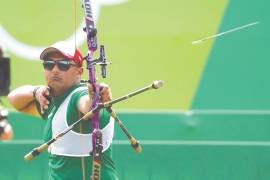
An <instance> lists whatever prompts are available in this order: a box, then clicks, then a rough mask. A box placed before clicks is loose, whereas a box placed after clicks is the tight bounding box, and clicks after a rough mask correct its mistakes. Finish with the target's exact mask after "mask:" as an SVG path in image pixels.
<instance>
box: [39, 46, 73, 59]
mask: <svg viewBox="0 0 270 180" xmlns="http://www.w3.org/2000/svg"><path fill="white" fill-rule="evenodd" d="M53 52H58V53H60V54H62V55H63V56H64V57H65V58H67V59H72V57H70V56H68V55H66V54H65V53H63V52H62V51H60V50H59V49H57V48H55V47H48V48H46V49H44V50H43V51H42V53H41V54H40V59H41V60H45V59H46V57H47V56H48V55H50V54H51V53H53Z"/></svg>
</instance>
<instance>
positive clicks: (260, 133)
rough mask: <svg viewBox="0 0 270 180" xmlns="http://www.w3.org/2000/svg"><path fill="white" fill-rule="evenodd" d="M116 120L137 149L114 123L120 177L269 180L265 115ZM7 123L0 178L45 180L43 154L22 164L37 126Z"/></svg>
mask: <svg viewBox="0 0 270 180" xmlns="http://www.w3.org/2000/svg"><path fill="white" fill-rule="evenodd" d="M119 117H120V118H121V119H122V121H123V122H124V124H125V125H126V126H127V127H128V129H129V131H130V132H132V134H133V135H134V136H135V137H136V138H137V139H139V140H140V142H141V144H142V147H143V152H142V153H141V154H136V153H135V152H134V150H133V149H132V148H131V147H130V145H129V144H128V142H127V139H126V137H125V136H124V135H123V133H122V132H121V130H120V128H119V127H118V126H117V125H116V126H117V127H116V128H115V129H116V133H115V139H114V144H113V156H114V159H115V162H116V165H117V169H118V171H119V174H120V179H123V180H159V179H162V180H179V179H183V180H191V179H194V180H198V179H207V180H216V179H224V180H227V179H230V180H239V179H245V180H266V179H269V178H268V177H269V176H270V171H269V167H270V156H269V153H268V152H269V150H270V143H269V142H268V141H269V140H270V131H269V128H268V127H269V126H270V121H269V117H270V113H269V112H263V111H259V112H249V113H247V112H228V111H223V112H221V111H215V112H209V111H193V112H190V113H180V112H175V113H157V112H148V113H145V112H138V113H132V112H120V113H119ZM9 121H10V122H11V124H12V125H13V127H14V130H15V139H14V140H13V141H10V142H8V143H3V142H2V143H0V153H1V154H2V155H3V156H2V157H1V160H2V161H1V162H4V163H1V171H0V179H5V180H27V179H35V180H43V179H46V175H47V159H46V158H47V154H46V153H45V154H42V155H40V156H39V157H38V158H36V159H35V160H33V161H32V162H30V163H29V162H25V161H24V160H23V156H24V155H25V154H26V153H28V152H29V151H30V150H31V149H32V148H34V147H36V146H38V145H40V144H41V143H42V141H41V140H40V137H41V134H42V126H43V123H42V122H40V121H41V120H40V119H37V118H31V117H29V116H25V115H20V114H17V113H11V115H10V116H9ZM30 121H31V122H30Z"/></svg>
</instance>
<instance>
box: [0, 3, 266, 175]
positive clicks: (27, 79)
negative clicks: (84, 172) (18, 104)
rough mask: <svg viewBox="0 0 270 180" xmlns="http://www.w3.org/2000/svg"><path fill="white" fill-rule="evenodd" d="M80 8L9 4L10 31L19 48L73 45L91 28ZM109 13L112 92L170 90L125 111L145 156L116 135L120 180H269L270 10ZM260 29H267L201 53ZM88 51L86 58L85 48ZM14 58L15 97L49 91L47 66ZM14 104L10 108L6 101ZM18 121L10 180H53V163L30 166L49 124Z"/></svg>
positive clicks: (102, 33) (188, 7)
mask: <svg viewBox="0 0 270 180" xmlns="http://www.w3.org/2000/svg"><path fill="white" fill-rule="evenodd" d="M97 2H99V5H101V4H106V3H107V4H108V3H109V2H110V3H112V2H113V1H110V0H102V1H101V0H100V1H97ZM75 3H76V7H77V8H76V11H77V13H76V14H77V15H76V17H75V13H74V11H75V8H74V7H75V5H74V1H71V0H68V1H67V0H58V1H33V0H29V1H26V2H24V1H19V0H14V1H10V2H9V1H3V2H2V3H1V6H0V10H1V11H0V22H1V25H2V26H3V27H4V28H5V29H6V31H8V32H9V33H10V34H11V35H12V36H13V37H15V38H16V39H17V40H19V41H21V42H24V43H27V44H29V45H32V46H47V45H49V44H52V43H54V42H55V41H58V40H63V39H66V38H68V37H69V36H70V35H71V34H72V33H73V32H74V31H75V24H76V27H78V26H79V24H80V23H81V21H82V19H83V17H82V11H81V9H80V1H76V2H75ZM100 7H101V8H100V14H99V18H98V22H97V27H98V35H99V38H98V40H99V42H100V43H102V44H105V47H106V55H107V58H108V59H109V60H111V61H112V65H111V66H109V67H108V78H107V79H105V80H103V79H99V82H106V83H108V84H109V85H110V86H111V88H112V90H113V96H114V97H118V96H121V95H124V94H126V93H128V92H130V91H133V90H135V89H137V88H140V87H143V86H144V85H148V84H149V83H151V81H152V80H156V79H161V80H164V81H165V85H164V87H163V88H162V89H160V90H158V91H155V92H154V91H152V92H147V93H145V94H143V95H140V96H137V97H135V98H134V99H130V100H128V101H126V102H123V103H120V104H117V105H115V109H116V110H117V112H119V116H120V117H121V118H123V121H124V123H125V124H126V125H127V127H128V128H129V129H130V131H131V132H132V133H134V135H135V136H136V137H137V138H138V139H140V140H141V142H142V145H143V148H144V151H143V153H142V154H141V155H139V156H137V155H135V154H134V153H133V152H132V149H131V148H130V147H129V145H128V143H127V141H126V139H125V137H124V136H123V135H122V133H121V131H120V130H119V128H118V127H116V134H115V141H114V145H113V146H114V158H115V161H116V164H117V167H118V170H119V174H120V178H121V179H123V180H158V179H163V180H180V179H181V180H182V179H183V180H201V179H202V180H205V179H206V180H217V179H224V180H227V179H230V180H232V179H233V180H239V179H241V180H242V179H245V180H247V179H250V180H260V179H263V180H267V179H269V177H270V173H269V172H270V171H269V168H270V156H269V151H270V143H269V139H270V130H269V127H270V121H269V118H270V116H269V115H270V111H269V107H270V103H269V102H270V96H268V92H269V91H270V85H269V83H268V75H269V71H268V68H269V67H270V61H269V59H270V58H269V57H270V51H269V50H268V49H269V45H268V40H269V38H270V37H269V36H270V35H269V31H270V25H269V20H268V17H269V15H270V13H269V10H268V9H269V7H270V1H267V0H258V1H251V0H234V1H227V0H219V1H212V0H203V1H202V0H191V1H187V0H168V1H160V0H155V1H154V0H147V1H143V0H129V1H127V2H125V3H122V4H118V5H110V6H109V5H107V6H105V5H103V6H100ZM75 21H76V23H75ZM253 22H259V24H257V25H256V26H252V27H249V28H246V29H242V30H240V31H236V32H233V33H231V34H226V35H224V36H221V37H219V38H216V39H212V40H208V41H205V42H203V43H201V44H197V45H193V44H192V41H194V40H198V39H201V38H203V37H206V36H210V35H213V34H217V33H221V32H224V31H227V30H230V29H232V28H236V27H239V26H243V25H246V24H249V23H253ZM0 43H1V37H0ZM80 49H81V50H82V51H83V52H84V53H86V45H85V44H84V45H83V46H81V47H80ZM7 52H8V53H9V55H10V57H11V60H12V89H14V88H16V87H18V86H20V85H23V84H43V83H44V82H43V75H42V72H43V70H42V67H41V62H40V61H38V60H37V61H29V60H26V59H23V58H21V57H19V56H17V55H16V54H14V53H11V52H9V51H8V50H7ZM4 103H5V104H6V105H7V106H8V107H9V108H10V106H9V105H8V103H7V101H6V99H5V98H4ZM9 120H10V123H11V124H12V125H13V127H14V131H15V138H14V140H13V141H10V142H7V143H0V146H1V147H0V153H1V154H2V155H3V157H2V158H3V160H2V161H3V162H6V164H2V165H1V166H0V167H1V168H0V169H1V170H0V179H5V180H9V179H12V180H13V179H14V180H27V179H37V180H38V179H46V177H47V176H46V175H47V174H46V173H47V165H46V163H47V160H46V157H47V155H46V154H45V155H42V156H41V157H40V158H38V159H37V160H35V161H33V162H32V163H31V164H29V163H26V162H24V161H23V159H22V157H23V155H24V154H25V153H27V152H28V151H29V150H30V149H31V148H33V147H36V146H37V145H39V144H40V143H41V140H40V137H41V133H42V125H43V124H42V123H40V122H39V119H38V118H33V117H30V116H25V115H22V114H19V113H16V112H13V111H12V112H11V114H10V116H9ZM29 126H31V127H32V128H31V130H29ZM14 164H16V165H14ZM12 168H14V169H13V171H12ZM14 172H16V173H14Z"/></svg>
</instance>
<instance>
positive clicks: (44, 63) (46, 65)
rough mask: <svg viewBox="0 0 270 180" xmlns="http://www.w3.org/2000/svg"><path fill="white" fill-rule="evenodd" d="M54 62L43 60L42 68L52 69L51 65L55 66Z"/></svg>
mask: <svg viewBox="0 0 270 180" xmlns="http://www.w3.org/2000/svg"><path fill="white" fill-rule="evenodd" d="M55 64H56V63H55V62H54V61H44V62H43V67H44V69H46V70H52V69H53V67H54V66H55Z"/></svg>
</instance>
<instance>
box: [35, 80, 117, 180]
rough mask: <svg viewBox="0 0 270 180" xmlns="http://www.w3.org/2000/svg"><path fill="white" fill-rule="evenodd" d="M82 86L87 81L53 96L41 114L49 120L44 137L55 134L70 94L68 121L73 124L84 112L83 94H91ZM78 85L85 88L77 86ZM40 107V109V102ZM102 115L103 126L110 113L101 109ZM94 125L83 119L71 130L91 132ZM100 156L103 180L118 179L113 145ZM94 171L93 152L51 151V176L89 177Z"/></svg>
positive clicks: (54, 179)
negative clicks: (60, 111) (58, 116)
mask: <svg viewBox="0 0 270 180" xmlns="http://www.w3.org/2000/svg"><path fill="white" fill-rule="evenodd" d="M83 86H85V85H84V84H80V83H79V84H77V85H75V86H73V87H72V88H70V89H69V90H68V91H67V92H66V93H65V94H63V95H61V96H59V97H55V98H53V99H52V101H51V102H50V105H49V108H48V109H47V110H46V111H45V112H44V114H42V115H41V116H42V118H43V119H45V120H46V125H45V128H44V135H43V139H44V141H48V140H50V139H51V138H52V136H53V131H52V124H53V123H52V122H53V118H54V116H55V114H56V113H57V111H58V109H59V108H60V106H61V104H62V103H63V102H64V101H65V100H66V99H67V97H70V98H69V101H68V105H67V110H66V121H67V124H68V125H71V124H72V123H74V122H75V121H77V120H78V119H79V118H80V117H81V116H82V114H80V113H79V110H78V102H79V99H80V98H81V97H82V96H84V95H87V94H88V90H87V88H83V89H82V88H81V87H83ZM78 88H80V89H82V90H78ZM75 90H77V91H75ZM73 91H75V92H73ZM72 92H73V93H72ZM37 107H38V109H39V105H38V104H37ZM99 118H100V121H99V126H100V128H101V129H102V128H104V127H105V126H106V125H107V124H108V123H109V121H110V114H109V113H108V112H107V111H106V110H101V111H100V114H99ZM91 129H92V128H91V121H82V122H81V123H80V124H78V126H76V127H74V129H72V131H74V132H76V133H78V134H81V135H85V134H89V133H91ZM89 141H90V139H89ZM89 153H90V152H89ZM101 159H102V160H101V180H118V177H117V172H116V169H115V166H114V162H113V160H112V149H111V146H109V148H107V149H106V151H104V152H103V153H102V158H101ZM91 171H92V156H81V157H72V156H66V155H56V154H51V153H49V180H80V179H89V177H90V176H91Z"/></svg>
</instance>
